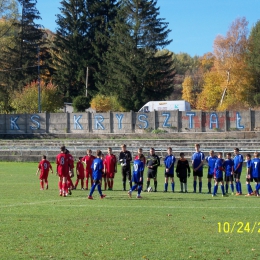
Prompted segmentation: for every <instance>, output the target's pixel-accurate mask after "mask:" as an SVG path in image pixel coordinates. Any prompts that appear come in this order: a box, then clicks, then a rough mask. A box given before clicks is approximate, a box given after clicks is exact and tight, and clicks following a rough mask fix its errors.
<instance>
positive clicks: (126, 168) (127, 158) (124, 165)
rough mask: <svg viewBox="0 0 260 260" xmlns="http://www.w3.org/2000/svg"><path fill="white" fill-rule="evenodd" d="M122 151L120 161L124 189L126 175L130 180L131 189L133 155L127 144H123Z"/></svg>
mask: <svg viewBox="0 0 260 260" xmlns="http://www.w3.org/2000/svg"><path fill="white" fill-rule="evenodd" d="M121 149H122V150H121V152H120V154H119V162H120V164H121V172H122V182H123V190H124V191H125V190H126V177H127V179H128V181H129V185H130V189H131V188H132V177H131V165H130V162H131V161H132V155H131V153H130V152H129V151H127V150H126V145H125V144H122V145H121Z"/></svg>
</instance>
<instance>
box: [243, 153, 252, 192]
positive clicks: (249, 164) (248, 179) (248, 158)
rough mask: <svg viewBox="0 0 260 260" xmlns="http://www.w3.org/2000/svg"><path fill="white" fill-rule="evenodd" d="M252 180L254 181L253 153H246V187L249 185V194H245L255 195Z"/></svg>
mask: <svg viewBox="0 0 260 260" xmlns="http://www.w3.org/2000/svg"><path fill="white" fill-rule="evenodd" d="M251 182H253V177H252V160H251V154H249V153H248V154H247V155H246V187H247V194H246V195H245V196H247V197H248V196H253V195H254V192H253V189H252V186H251V184H250V183H251Z"/></svg>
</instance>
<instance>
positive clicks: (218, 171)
mask: <svg viewBox="0 0 260 260" xmlns="http://www.w3.org/2000/svg"><path fill="white" fill-rule="evenodd" d="M222 156H223V154H222V153H221V152H219V153H218V159H217V160H216V163H215V168H214V174H215V177H216V181H215V186H214V191H213V193H212V197H214V196H216V194H217V191H218V184H219V183H221V191H222V197H224V196H226V195H225V192H224V179H223V170H224V167H223V166H224V162H225V161H224V159H223V158H222Z"/></svg>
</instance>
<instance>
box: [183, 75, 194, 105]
mask: <svg viewBox="0 0 260 260" xmlns="http://www.w3.org/2000/svg"><path fill="white" fill-rule="evenodd" d="M182 99H184V100H186V101H188V102H189V103H190V104H191V107H193V108H194V107H196V93H195V92H194V82H193V80H192V77H191V76H187V77H185V79H184V81H183V83H182Z"/></svg>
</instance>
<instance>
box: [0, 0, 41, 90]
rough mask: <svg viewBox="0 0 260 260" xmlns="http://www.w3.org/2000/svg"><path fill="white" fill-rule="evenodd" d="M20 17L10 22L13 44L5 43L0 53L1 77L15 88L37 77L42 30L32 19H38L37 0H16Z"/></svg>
mask: <svg viewBox="0 0 260 260" xmlns="http://www.w3.org/2000/svg"><path fill="white" fill-rule="evenodd" d="M18 2H19V4H20V6H21V16H20V19H18V20H16V22H14V25H13V28H14V29H13V33H14V35H13V36H12V37H13V42H12V45H9V46H6V47H5V48H4V50H3V52H2V55H1V67H2V68H3V70H5V73H1V80H2V82H4V84H5V85H7V86H9V88H10V87H11V89H12V90H14V89H17V88H18V89H22V88H23V87H24V86H25V85H26V84H28V83H30V82H31V81H33V80H37V78H38V76H39V75H38V65H39V60H41V57H40V51H41V48H42V47H43V31H42V29H41V25H39V24H36V23H35V20H38V19H41V18H40V13H39V11H38V10H37V9H36V3H37V1H36V0H18Z"/></svg>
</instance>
